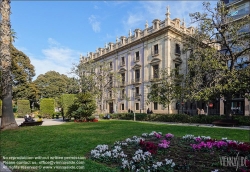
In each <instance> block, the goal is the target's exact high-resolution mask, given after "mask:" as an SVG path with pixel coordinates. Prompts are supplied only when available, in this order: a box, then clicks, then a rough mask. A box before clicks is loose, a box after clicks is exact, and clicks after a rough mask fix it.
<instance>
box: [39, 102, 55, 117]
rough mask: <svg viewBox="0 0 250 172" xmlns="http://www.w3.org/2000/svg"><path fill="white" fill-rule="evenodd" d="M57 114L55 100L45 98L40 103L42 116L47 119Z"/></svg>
mask: <svg viewBox="0 0 250 172" xmlns="http://www.w3.org/2000/svg"><path fill="white" fill-rule="evenodd" d="M54 112H55V100H54V99H48V98H43V99H41V102H40V114H41V115H42V116H43V117H46V118H52V115H53V114H54Z"/></svg>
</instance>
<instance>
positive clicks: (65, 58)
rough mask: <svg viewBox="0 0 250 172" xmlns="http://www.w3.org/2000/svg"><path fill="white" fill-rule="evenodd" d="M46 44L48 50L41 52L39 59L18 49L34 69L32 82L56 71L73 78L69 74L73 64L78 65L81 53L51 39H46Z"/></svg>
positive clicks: (24, 50) (22, 49)
mask: <svg viewBox="0 0 250 172" xmlns="http://www.w3.org/2000/svg"><path fill="white" fill-rule="evenodd" d="M48 43H49V46H48V48H46V49H43V50H42V57H39V58H38V57H37V56H35V55H34V54H32V53H30V52H29V51H28V50H27V49H25V48H21V49H20V48H18V49H19V50H21V51H23V52H24V53H25V54H26V55H27V56H28V57H29V58H30V60H31V64H32V65H34V67H35V72H36V76H35V77H34V78H33V80H35V79H36V78H37V76H39V75H40V74H45V73H46V72H48V71H56V72H59V73H60V74H65V75H67V76H73V74H70V71H71V68H72V67H73V63H75V64H76V63H78V62H79V58H80V54H83V53H81V52H79V51H77V50H73V49H70V48H68V47H64V46H62V45H60V43H58V42H57V41H56V40H54V39H52V38H49V39H48Z"/></svg>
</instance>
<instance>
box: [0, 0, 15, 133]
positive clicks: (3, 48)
mask: <svg viewBox="0 0 250 172" xmlns="http://www.w3.org/2000/svg"><path fill="white" fill-rule="evenodd" d="M0 11H1V17H2V18H1V19H2V20H1V30H0V31H1V33H0V35H1V39H0V41H1V44H0V54H1V93H2V119H1V129H2V130H6V129H14V128H18V125H17V123H16V121H15V117H14V114H13V109H12V70H11V61H12V60H11V55H10V45H11V29H10V26H11V25H10V0H2V1H1V6H0Z"/></svg>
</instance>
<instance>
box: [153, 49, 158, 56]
mask: <svg viewBox="0 0 250 172" xmlns="http://www.w3.org/2000/svg"><path fill="white" fill-rule="evenodd" d="M158 55H159V50H158V49H155V50H153V51H152V57H154V56H158Z"/></svg>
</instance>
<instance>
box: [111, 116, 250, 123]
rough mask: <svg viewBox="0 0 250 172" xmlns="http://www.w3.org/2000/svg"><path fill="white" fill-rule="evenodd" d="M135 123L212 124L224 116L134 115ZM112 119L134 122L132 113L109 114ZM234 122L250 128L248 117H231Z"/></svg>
mask: <svg viewBox="0 0 250 172" xmlns="http://www.w3.org/2000/svg"><path fill="white" fill-rule="evenodd" d="M135 116H136V120H137V121H158V122H177V123H200V124H212V122H214V121H216V120H221V119H225V116H220V115H208V116H207V115H202V116H198V115H196V116H189V115H186V114H144V113H141V114H140V113H136V114H135ZM110 117H111V118H112V119H122V120H134V114H133V113H116V114H111V115H110ZM233 119H234V120H237V121H239V125H247V126H250V120H249V117H248V116H233Z"/></svg>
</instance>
